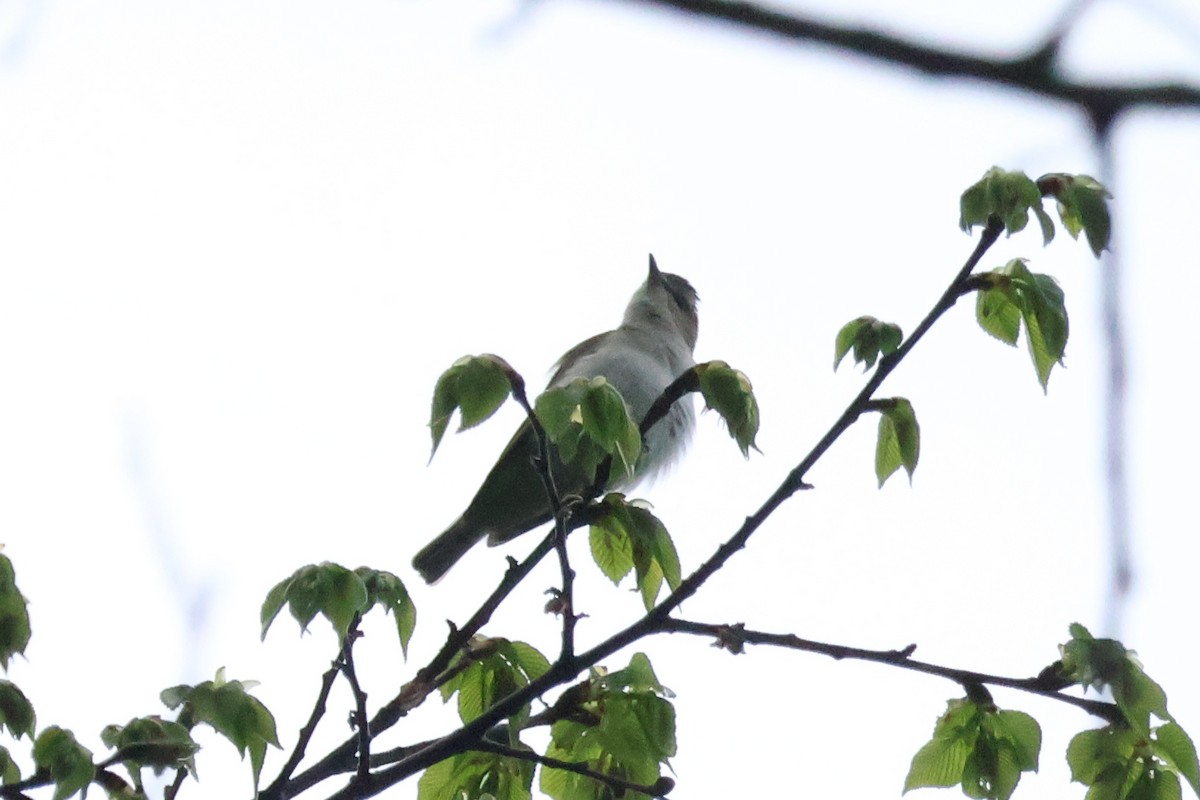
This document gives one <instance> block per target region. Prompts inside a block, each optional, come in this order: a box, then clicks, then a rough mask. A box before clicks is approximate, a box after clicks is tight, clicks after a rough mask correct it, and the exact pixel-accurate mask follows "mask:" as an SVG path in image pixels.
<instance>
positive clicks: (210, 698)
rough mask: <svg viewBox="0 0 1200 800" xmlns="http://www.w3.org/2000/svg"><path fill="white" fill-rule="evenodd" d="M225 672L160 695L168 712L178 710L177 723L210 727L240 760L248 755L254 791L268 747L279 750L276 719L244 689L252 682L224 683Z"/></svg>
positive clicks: (225, 681)
mask: <svg viewBox="0 0 1200 800" xmlns="http://www.w3.org/2000/svg"><path fill="white" fill-rule="evenodd" d="M224 672H225V671H224V669H220V670H218V671H217V677H216V679H215V680H211V681H204V682H203V683H199V684H197V685H195V686H187V685H180V686H172V687H171V688H169V689H164V690H163V692H162V694H161V695H160V697H161V699H162V701H163V704H164V705H166V706H167V708H170V709H176V708H178V709H180V713H179V722H180V724H182V725H183V726H184V727H185V728H188V729H191V727H192V726H194V725H196V724H197V723H201V722H202V723H204V724H206V725H208V726H210V727H211V728H212V729H213V730H215V731H216V732H217V733H219V734H221V735H222V736H224V737H225V738H226V739H228V740H229V741H230V742H232V743H233V746H234V747H236V748H237V750H238V753H239V754H240V755H241V756H242V758H245V757H246V753H247V751H248V752H249V753H250V768H251V771H252V772H253V775H254V786H255V788H256V789H257V787H258V779H259V776H260V775H261V774H262V765H263V759H264V758H265V757H266V754H267V745H271V746H272V747H279V737H278V735H277V734H276V732H275V717H274V716H272V714H271V712H270V711H269V710H267V707H266V706H264V705H263V704H262V703H261V702H260V701H259V700H258V699H257V698H255V697H253V696H251V695H250V694H249V693H248V692H247V691H246V690H247V689H248V688H250V686H252V685H253V682H251V681H236V680H226V679H225V674H224Z"/></svg>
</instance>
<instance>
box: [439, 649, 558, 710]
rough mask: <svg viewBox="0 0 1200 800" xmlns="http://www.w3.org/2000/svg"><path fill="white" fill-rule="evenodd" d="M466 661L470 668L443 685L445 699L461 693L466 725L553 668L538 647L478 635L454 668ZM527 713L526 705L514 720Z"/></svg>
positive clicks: (454, 664)
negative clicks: (498, 701) (497, 702)
mask: <svg viewBox="0 0 1200 800" xmlns="http://www.w3.org/2000/svg"><path fill="white" fill-rule="evenodd" d="M463 659H466V660H467V661H469V662H470V664H469V666H467V667H466V668H465V669H461V670H460V671H458V672H457V674H455V676H454V677H453V678H451V679H450V680H448V681H446V682H445V683H444V684H442V686H441V693H442V699H443V700H449V699H450V698H451V697H452V696H453V695H454V694H455V693H457V694H458V716H459V718H460V719H462V721H463V722H470V721H471V720H473V719H475V718H476V717H478V716H479V715H480V714H482V713H483V712H484V711H487V710H488V709H489V708H491V707H492V706H493V705H495V703H496V701H497V700H500V699H502V698H504V697H506V696H508V695H510V694H512V693H513V692H515V691H517V690H518V689H521V688H524V687H525V686H527V685H529V683H530V682H531V681H535V680H537V679H538V678H540V677H541V676H542V675H544V674H545V673H546V671H547V670H548V669H550V662H549V661H548V660H547V659H546V657H545V656H543V655H542V654H541V653H540V652H539V651H538V650H537V648H535V647H533V646H531V645H528V644H526V643H525V642H513V641H509V640H508V639H502V638H498V637H497V638H487V637H483V636H478V635H476V636H475V637H473V638H472V640H471V643H470V644H469V646H468V647H467V648H466V650H465V652H463V653H460V654H459V655H458V656H456V658H455V661H454V662H453V663H452V664H451V666H452V667H457V665H459V664H461V662H462V660H463ZM528 713H529V708H528V706H526V707H525V708H523V709H522V710H520V711H518V712H517V714H515V715H514V719H517V720H518V721H520V720H521V719H523V718H525V717H527V716H528ZM514 727H519V725H515V726H514Z"/></svg>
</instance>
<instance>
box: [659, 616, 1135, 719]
mask: <svg viewBox="0 0 1200 800" xmlns="http://www.w3.org/2000/svg"><path fill="white" fill-rule="evenodd" d="M660 630H662V631H664V632H666V633H691V634H696V635H700V636H712V637H713V638H715V639H717V644H718V645H719V646H721V647H724V648H725V649H727V650H731V651H733V652H740V646H741V645H742V644H766V645H773V646H775V647H786V648H788V649H791V650H803V651H806V652H809V653H820V654H822V655H827V656H829V657H830V658H835V659H838V660H841V659H847V658H848V659H854V660H857V661H873V662H875V663H877V664H887V665H889V666H892V667H899V668H900V669H908V670H913V671H914V672H923V673H925V674H927V675H937V676H938V677H942V678H947V679H949V680H952V681H954V682H955V683H958V684H960V685H962V686H970V685H972V684H988V685H991V686H1004V687H1007V688H1009V689H1018V690H1020V691H1022V692H1030V693H1031V694H1036V695H1041V696H1042V697H1048V698H1050V699H1052V700H1058V701H1059V702H1061V703H1067V704H1068V705H1073V706H1077V707H1079V708H1081V709H1083V710H1084V711H1086V712H1088V713H1089V714H1093V715H1095V716H1097V717H1100V718H1102V719H1104V720H1106V721H1108V722H1119V721H1121V720H1122V719H1123V716H1122V714H1121V710H1120V709H1119V708H1117V706H1116V704H1114V703H1106V702H1103V701H1101V700H1091V699H1088V698H1083V697H1075V696H1074V695H1069V694H1063V693H1062V692H1061V691H1059V690H1057V689H1053V688H1050V687H1048V686H1046V685H1045V684H1044V683H1043V682H1042V681H1039V680H1038V679H1037V678H1008V677H1005V676H1003V675H989V674H987V673H984V672H974V671H972V670H967V669H958V668H955V667H945V666H941V665H940V664H931V663H929V662H926V661H917V660H916V659H914V658H912V657H911V656H912V653H913V651H914V650H916V646H915V645H909V646H908V647H905V648H903V649H900V650H866V649H864V648H861V647H848V646H846V645H840V644H829V643H827V642H816V641H813V640H811V639H802V638H800V637H799V636H796V635H794V634H790V633H767V632H765V631H752V630H747V629H746V628H745V626H743V625H740V624H738V625H721V624H711V623H704V622H693V621H690V620H682V619H669V620H667V621H666V622H664V623H663V625H662V626H661V628H660Z"/></svg>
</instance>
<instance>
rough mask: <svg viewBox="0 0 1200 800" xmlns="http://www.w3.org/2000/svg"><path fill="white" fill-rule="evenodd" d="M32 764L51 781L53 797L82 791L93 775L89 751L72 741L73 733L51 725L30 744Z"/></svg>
mask: <svg viewBox="0 0 1200 800" xmlns="http://www.w3.org/2000/svg"><path fill="white" fill-rule="evenodd" d="M33 763H34V764H35V765H36V766H37V769H38V770H39V771H44V772H46V773H47V774H48V775H49V776H50V780H52V781H53V782H54V800H63V799H64V798H67V797H70V796H71V795H73V794H75V793H76V792H82V791H83V790H84V789H86V788H87V786H88V784H89V783H91V782H92V778H94V777H95V776H96V766H95V765H94V764H93V763H92V751H91V750H88V749H87V748H86V747H84V746H83V745H81V744H79V742H77V741H75V734H73V733H71V732H70V731H68V730H65V729H63V728H60V727H58V726H57V725H51V726H50V727H49V728H46V729H45V730H44V731H42V732H41V733H40V734H38V737H37V739H35V740H34V743H33Z"/></svg>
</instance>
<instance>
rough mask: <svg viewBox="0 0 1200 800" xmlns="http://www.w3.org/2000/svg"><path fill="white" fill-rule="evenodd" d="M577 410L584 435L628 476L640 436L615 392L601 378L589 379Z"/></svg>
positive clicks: (636, 454) (635, 464)
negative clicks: (608, 455)
mask: <svg viewBox="0 0 1200 800" xmlns="http://www.w3.org/2000/svg"><path fill="white" fill-rule="evenodd" d="M579 410H580V417H581V422H582V424H583V431H584V433H586V434H587V435H588V436H589V437H591V439H592V441H594V442H595V443H596V444H597V445H599V446H600V449H601V450H603V451H604V452H605V453H608V454H611V455H612V456H613V460H614V462H615V463H616V464H617V465H618V466H620V467H621V468H622V470H623V471H624V473H625V474H626V475H628V476H632V475H633V474H634V470H635V468H636V467H637V460H638V457H639V456H640V455H641V452H642V436H641V434H640V433H639V432H638V425H637V423H636V422H634V420H633V418H632V415H631V414H630V413H629V408H628V406H626V405H625V399H624V398H623V397H621V393H620V392H619V391H617V388H616V387H615V386H613V385H612V384H611V383H609V382H608V380H607V379H605V378H602V377H601V378H593V379H592V380H591V382H590V385H589V388H588V391H587V392H586V393H585V394H584V395H583V398H582V400H581V401H580V403H579Z"/></svg>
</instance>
